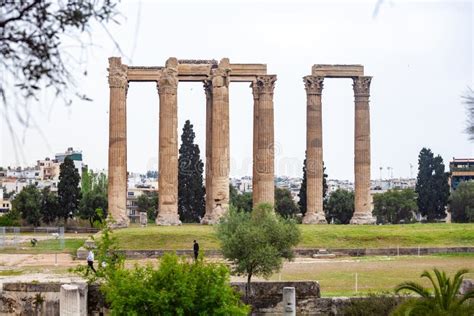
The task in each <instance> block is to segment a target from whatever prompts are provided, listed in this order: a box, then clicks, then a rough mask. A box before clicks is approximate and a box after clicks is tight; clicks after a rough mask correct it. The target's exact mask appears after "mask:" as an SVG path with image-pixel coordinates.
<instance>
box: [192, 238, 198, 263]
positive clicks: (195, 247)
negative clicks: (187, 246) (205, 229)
mask: <svg viewBox="0 0 474 316" xmlns="http://www.w3.org/2000/svg"><path fill="white" fill-rule="evenodd" d="M193 250H194V260H197V258H198V256H199V244H198V243H197V241H196V240H194V245H193Z"/></svg>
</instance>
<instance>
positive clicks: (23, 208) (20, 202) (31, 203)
mask: <svg viewBox="0 0 474 316" xmlns="http://www.w3.org/2000/svg"><path fill="white" fill-rule="evenodd" d="M12 208H13V210H14V211H16V212H19V213H20V214H21V218H23V219H24V220H26V222H27V223H28V224H30V225H34V226H39V225H40V224H41V192H40V191H39V190H38V189H37V188H36V186H34V185H28V186H26V187H25V188H24V189H23V190H21V192H20V193H18V194H17V195H16V196H15V198H14V199H13V201H12Z"/></svg>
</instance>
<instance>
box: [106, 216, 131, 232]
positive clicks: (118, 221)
mask: <svg viewBox="0 0 474 316" xmlns="http://www.w3.org/2000/svg"><path fill="white" fill-rule="evenodd" d="M129 224H130V219H129V218H128V216H123V217H122V216H121V217H120V218H113V217H112V216H109V217H107V226H108V227H109V228H111V229H117V228H127V227H128V225H129Z"/></svg>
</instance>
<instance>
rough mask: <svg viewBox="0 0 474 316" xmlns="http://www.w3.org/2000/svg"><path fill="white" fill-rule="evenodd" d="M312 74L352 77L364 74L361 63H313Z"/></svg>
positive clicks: (329, 76) (328, 76)
mask: <svg viewBox="0 0 474 316" xmlns="http://www.w3.org/2000/svg"><path fill="white" fill-rule="evenodd" d="M312 75H313V76H320V77H327V78H353V77H360V76H363V75H364V66H362V65H313V68H312Z"/></svg>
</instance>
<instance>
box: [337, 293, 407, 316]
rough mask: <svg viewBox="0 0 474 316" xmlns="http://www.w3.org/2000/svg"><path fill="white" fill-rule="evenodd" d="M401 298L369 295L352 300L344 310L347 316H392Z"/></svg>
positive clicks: (343, 313) (343, 312)
mask: <svg viewBox="0 0 474 316" xmlns="http://www.w3.org/2000/svg"><path fill="white" fill-rule="evenodd" d="M399 301H400V298H399V297H397V296H393V295H387V294H379V295H377V294H369V295H368V296H367V297H363V298H362V297H361V298H360V299H358V298H356V299H352V300H351V302H350V304H349V305H348V306H346V307H344V308H343V309H342V313H341V314H342V315H345V316H381V315H390V312H391V311H392V310H393V309H394V308H395V307H396V306H397V305H398V302H399Z"/></svg>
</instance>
